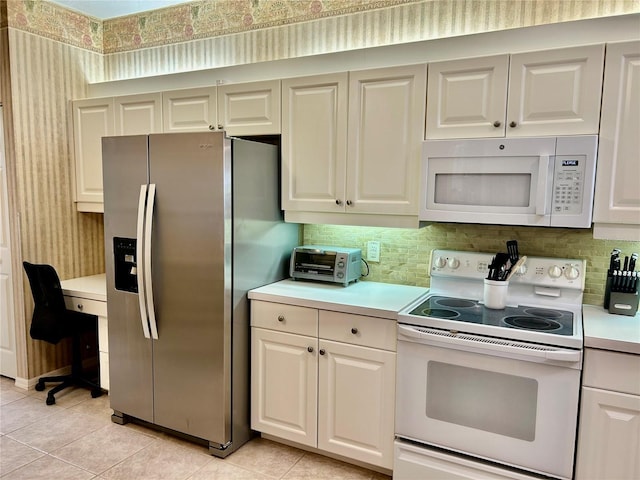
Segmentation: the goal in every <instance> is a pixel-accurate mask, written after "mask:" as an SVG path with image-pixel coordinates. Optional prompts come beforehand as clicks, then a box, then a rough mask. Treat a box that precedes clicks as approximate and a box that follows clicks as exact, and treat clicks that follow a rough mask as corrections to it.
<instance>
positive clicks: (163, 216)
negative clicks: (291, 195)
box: [102, 132, 299, 457]
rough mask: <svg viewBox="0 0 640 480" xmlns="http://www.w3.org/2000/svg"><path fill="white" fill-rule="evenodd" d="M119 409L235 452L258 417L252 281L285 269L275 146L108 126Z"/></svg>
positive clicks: (109, 247)
mask: <svg viewBox="0 0 640 480" xmlns="http://www.w3.org/2000/svg"><path fill="white" fill-rule="evenodd" d="M102 149H103V150H102V151H103V155H102V161H103V179H104V225H105V256H106V276H107V306H108V319H109V370H110V372H109V382H110V391H109V396H110V400H111V408H113V410H114V414H113V416H112V420H113V421H114V422H116V423H125V422H127V421H130V420H135V421H142V422H147V423H149V424H153V425H155V426H158V427H161V428H163V429H168V430H170V431H173V432H179V433H181V434H184V435H187V436H188V437H191V438H192V439H194V440H201V441H203V443H205V444H207V442H208V447H209V451H210V453H212V454H214V455H216V456H220V457H224V456H226V455H228V454H229V453H231V452H232V451H234V450H235V449H237V448H238V447H240V446H241V445H242V444H243V443H245V442H246V441H247V440H248V439H249V438H250V435H251V431H250V428H249V420H250V412H249V405H250V403H249V391H250V388H249V385H250V383H249V378H250V372H249V365H250V362H249V351H250V348H249V345H250V343H249V308H248V300H247V295H246V294H247V290H249V289H251V288H254V287H257V286H261V285H265V284H267V283H271V282H274V281H277V280H279V279H282V278H285V277H286V276H287V261H288V258H289V255H290V253H291V251H292V249H293V247H294V246H295V245H297V244H298V243H299V234H298V226H297V225H295V224H287V223H283V221H282V212H281V210H280V207H279V190H278V185H279V172H278V152H277V147H275V146H273V145H267V144H264V143H258V142H252V141H247V140H240V139H230V138H227V137H226V136H225V134H224V133H222V132H203V133H175V134H152V135H139V136H126V137H105V138H103V141H102Z"/></svg>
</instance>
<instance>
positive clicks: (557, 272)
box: [549, 265, 562, 278]
mask: <svg viewBox="0 0 640 480" xmlns="http://www.w3.org/2000/svg"><path fill="white" fill-rule="evenodd" d="M561 275H562V269H561V268H560V267H559V266H558V265H554V266H553V267H549V276H550V277H551V278H560V276H561Z"/></svg>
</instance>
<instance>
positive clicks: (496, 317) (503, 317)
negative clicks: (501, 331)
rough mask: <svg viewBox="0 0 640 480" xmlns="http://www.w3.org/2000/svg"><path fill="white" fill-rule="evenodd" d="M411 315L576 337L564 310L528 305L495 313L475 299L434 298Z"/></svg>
mask: <svg viewBox="0 0 640 480" xmlns="http://www.w3.org/2000/svg"><path fill="white" fill-rule="evenodd" d="M409 314H410V315H417V316H420V317H432V318H439V319H443V320H453V321H458V322H467V323H476V324H483V325H491V326H496V327H504V328H514V329H518V330H529V331H536V332H544V333H550V334H554V335H573V313H571V312H567V311H565V310H555V309H549V308H538V307H529V306H518V307H506V308H505V309H504V310H492V309H490V308H485V307H484V306H483V305H482V304H481V303H480V302H478V301H476V300H467V299H463V298H452V297H443V296H437V295H434V296H432V297H429V298H427V299H426V300H425V301H424V302H422V303H421V304H420V305H418V306H417V307H416V308H414V309H413V310H412V311H411V312H409Z"/></svg>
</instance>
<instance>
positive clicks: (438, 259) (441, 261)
mask: <svg viewBox="0 0 640 480" xmlns="http://www.w3.org/2000/svg"><path fill="white" fill-rule="evenodd" d="M433 264H434V265H435V266H436V267H438V268H444V266H445V265H446V264H447V259H446V258H443V257H436V259H435V261H434V262H433Z"/></svg>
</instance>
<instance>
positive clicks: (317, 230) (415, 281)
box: [303, 223, 640, 305]
mask: <svg viewBox="0 0 640 480" xmlns="http://www.w3.org/2000/svg"><path fill="white" fill-rule="evenodd" d="M303 238H304V243H305V244H319V245H331V246H342V247H352V248H361V249H362V255H363V258H366V257H367V251H366V250H367V241H369V240H375V241H378V242H380V262H379V263H373V262H368V264H369V269H370V273H369V276H368V277H366V278H365V279H364V280H370V281H375V282H385V283H398V284H403V285H417V286H424V287H428V286H429V282H430V279H429V276H428V265H429V256H430V252H431V250H433V249H436V248H439V249H450V250H462V251H476V252H491V253H493V252H498V251H506V242H507V240H517V241H518V246H519V250H520V253H521V255H530V256H535V257H557V258H576V259H585V260H586V261H587V273H586V282H585V290H584V303H588V304H591V305H602V303H603V298H604V284H605V278H606V272H607V268H608V266H609V256H610V253H611V250H613V248H615V247H617V248H620V249H621V250H622V254H623V256H624V255H631V253H633V252H639V253H640V242H624V241H618V240H615V241H614V240H594V239H593V233H592V231H591V230H590V229H568V228H542V227H518V226H506V225H476V224H454V223H434V224H432V225H430V226H427V227H424V228H421V229H416V230H414V229H395V228H374V227H351V226H337V225H304V237H303Z"/></svg>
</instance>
